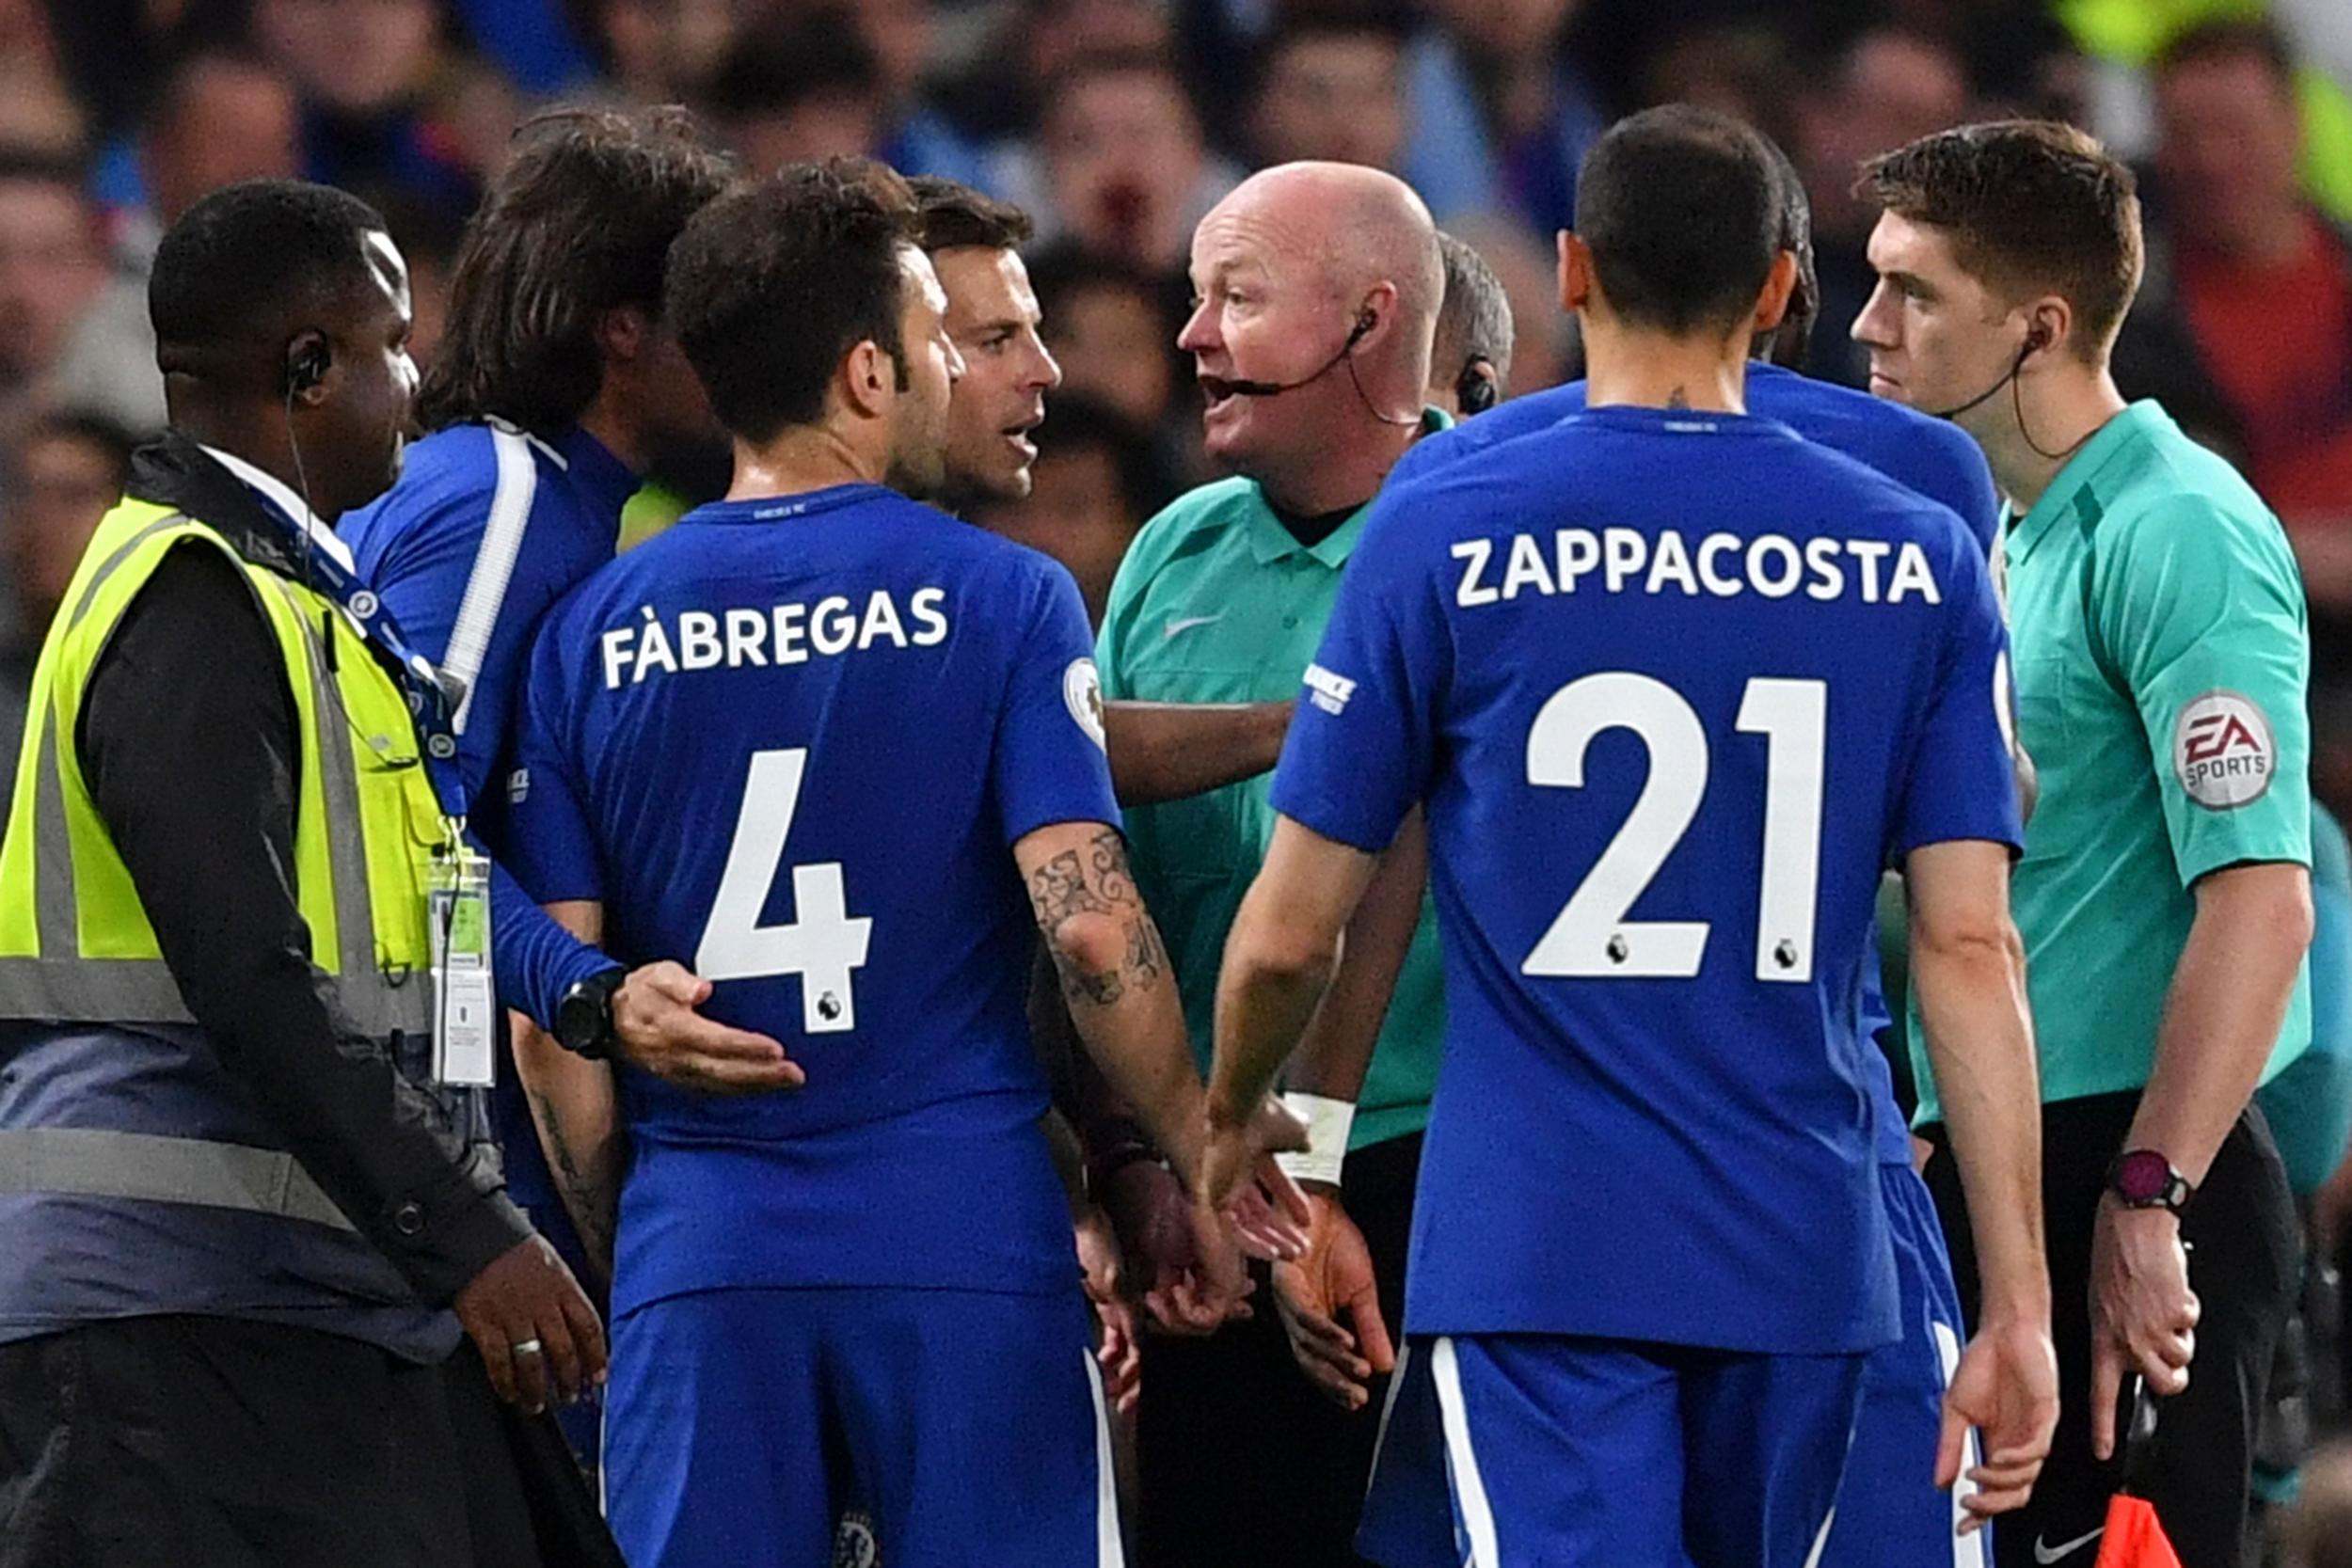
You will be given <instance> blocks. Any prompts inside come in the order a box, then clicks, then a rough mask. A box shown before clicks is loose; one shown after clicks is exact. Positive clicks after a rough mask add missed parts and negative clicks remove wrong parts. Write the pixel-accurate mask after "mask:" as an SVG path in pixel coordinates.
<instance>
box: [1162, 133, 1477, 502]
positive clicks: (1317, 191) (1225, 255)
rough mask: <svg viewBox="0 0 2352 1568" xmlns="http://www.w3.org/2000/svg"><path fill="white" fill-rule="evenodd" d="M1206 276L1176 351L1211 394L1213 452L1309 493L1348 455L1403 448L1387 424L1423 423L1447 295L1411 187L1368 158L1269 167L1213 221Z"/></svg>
mask: <svg viewBox="0 0 2352 1568" xmlns="http://www.w3.org/2000/svg"><path fill="white" fill-rule="evenodd" d="M1192 283H1193V290H1194V292H1195V293H1196V294H1197V295H1198V296H1199V302H1198V304H1197V305H1196V306H1195V308H1194V310H1193V313H1192V318H1191V319H1190V320H1189V321H1187V322H1186V323H1185V324H1184V333H1183V335H1182V336H1181V337H1179V338H1178V339H1177V346H1178V347H1179V348H1181V349H1183V350H1184V352H1186V353H1188V354H1190V355H1191V356H1193V361H1194V366H1195V370H1196V373H1197V374H1198V376H1199V378H1200V387H1201V390H1202V392H1203V393H1204V394H1205V395H1206V397H1207V400H1208V408H1207V413H1206V416H1205V418H1204V420H1203V434H1204V436H1205V438H1206V442H1207V446H1208V451H1209V454H1210V455H1211V456H1212V457H1214V458H1216V459H1217V460H1218V461H1219V462H1221V463H1224V464H1227V465H1229V466H1231V467H1235V468H1238V469H1240V470H1241V471H1242V472H1244V473H1248V474H1249V475H1251V476H1252V477H1254V478H1257V479H1259V480H1261V481H1262V482H1263V483H1266V484H1267V486H1268V489H1269V491H1274V492H1278V493H1279V492H1282V491H1284V490H1288V491H1290V492H1292V493H1295V492H1297V491H1299V490H1302V489H1310V490H1311V489H1314V488H1318V487H1319V486H1318V485H1316V484H1312V483H1309V484H1299V483H1295V479H1294V476H1295V475H1298V474H1301V473H1311V472H1316V471H1318V466H1319V465H1323V464H1326V463H1327V460H1328V457H1329V454H1330V453H1332V452H1333V451H1341V452H1350V451H1357V450H1359V449H1361V450H1363V451H1379V450H1387V449H1390V448H1399V447H1400V443H1399V441H1398V440H1396V439H1383V438H1382V437H1383V434H1384V432H1385V433H1386V435H1387V436H1391V437H1393V436H1396V434H1397V433H1398V432H1401V431H1404V430H1407V429H1409V428H1411V427H1412V426H1413V425H1414V424H1415V423H1416V422H1417V419H1418V416H1419V414H1420V410H1421V406H1422V389H1423V388H1425V387H1426V386H1427V384H1428V379H1429V348H1430V337H1431V334H1432V332H1433V331H1434V330H1435V327H1436V325H1437V319H1438V305H1439V303H1440V302H1441V300H1442V299H1443V297H1444V293H1445V266H1444V262H1443V261H1442V260H1441V259H1440V257H1439V255H1438V230H1437V226H1436V225H1435V224H1434V223H1432V222H1431V221H1430V218H1429V210H1428V209H1427V208H1426V207H1424V206H1422V201H1421V198H1419V197H1417V196H1415V195H1414V194H1413V191H1412V188H1411V187H1410V186H1408V185H1406V183H1405V182H1403V181H1401V180H1399V179H1397V178H1396V177H1395V176H1394V175H1391V174H1387V173H1384V172H1382V171H1381V170H1379V169H1375V168H1365V167H1361V166H1357V165H1353V164H1331V163H1295V164H1280V165H1278V166H1275V167H1273V168H1269V169H1265V170H1263V171H1262V172H1260V173H1258V174H1254V175H1252V176H1251V177H1250V178H1249V179H1248V180H1246V181H1244V182H1242V183H1241V184H1240V185H1238V186H1236V187H1235V188H1234V189H1233V191H1232V194H1231V195H1229V196H1228V197H1226V198H1225V199H1224V200H1222V201H1220V202H1218V203H1217V204H1216V207H1215V208H1213V209H1211V210H1210V213H1209V215H1208V216H1207V217H1205V218H1203V219H1201V220H1200V228H1199V229H1198V230H1196V231H1195V232H1194V234H1193V242H1192ZM1389 460H1390V461H1393V455H1392V453H1391V457H1390V459H1389ZM1386 471H1387V470H1386V467H1381V468H1380V469H1379V472H1378V473H1377V474H1375V475H1374V476H1373V485H1374V487H1376V484H1377V480H1378V478H1379V477H1380V476H1381V475H1384V474H1385V473H1386ZM1342 477H1344V478H1360V477H1361V476H1356V475H1343V476H1342ZM1334 483H1336V481H1334ZM1364 493H1365V495H1367V496H1368V495H1369V494H1370V493H1371V491H1370V488H1367V489H1366V490H1365V492H1364ZM1350 499H1357V500H1360V499H1363V498H1362V497H1353V498H1350Z"/></svg>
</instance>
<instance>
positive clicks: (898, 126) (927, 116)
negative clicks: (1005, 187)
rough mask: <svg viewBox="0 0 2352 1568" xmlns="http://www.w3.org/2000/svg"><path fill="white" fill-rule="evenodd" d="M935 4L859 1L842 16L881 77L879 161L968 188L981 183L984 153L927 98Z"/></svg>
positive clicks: (926, 1) (876, 149) (929, 1)
mask: <svg viewBox="0 0 2352 1568" xmlns="http://www.w3.org/2000/svg"><path fill="white" fill-rule="evenodd" d="M936 9H937V8H936V7H935V6H934V5H933V4H932V0H858V3H857V4H856V5H855V6H853V7H848V8H844V9H843V12H842V14H843V15H844V16H847V17H850V18H851V19H852V24H853V25H855V26H856V27H858V28H859V29H860V30H861V31H862V33H863V34H864V36H865V39H866V47H867V48H869V49H871V50H872V51H873V52H874V60H875V63H876V65H877V66H879V67H880V69H881V72H882V139H881V140H880V141H879V142H878V143H877V144H876V145H875V147H874V149H873V151H874V154H875V156H877V157H879V158H881V159H882V162H884V163H886V164H888V165H890V166H891V167H893V168H895V169H897V170H898V172H900V173H901V174H936V175H939V176H942V177H943V178H945V179H948V180H957V181H961V182H963V183H964V184H967V185H973V184H977V182H979V180H980V179H981V177H982V174H983V172H984V171H983V169H982V166H981V157H980V149H979V147H978V146H977V144H976V143H975V142H974V141H973V140H972V139H971V138H970V137H968V136H966V135H964V134H963V133H962V132H961V130H959V129H958V128H957V127H956V126H955V124H954V123H953V122H951V121H950V120H948V119H947V118H946V116H944V115H942V114H941V113H940V112H939V111H938V110H937V109H935V108H933V107H932V106H931V105H930V102H929V100H928V99H927V98H926V96H925V86H926V82H925V78H926V75H927V73H928V72H929V71H930V67H931V55H932V49H933V45H934V34H935V32H936V27H935V25H934V23H933V20H932V13H933V12H934V10H936Z"/></svg>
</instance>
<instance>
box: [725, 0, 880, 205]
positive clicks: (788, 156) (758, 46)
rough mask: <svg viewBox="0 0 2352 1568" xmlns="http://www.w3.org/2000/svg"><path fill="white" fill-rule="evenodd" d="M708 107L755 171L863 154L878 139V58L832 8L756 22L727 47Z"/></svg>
mask: <svg viewBox="0 0 2352 1568" xmlns="http://www.w3.org/2000/svg"><path fill="white" fill-rule="evenodd" d="M707 106H708V109H709V112H710V119H711V121H712V123H713V124H715V125H716V126H717V127H718V130H719V134H720V135H721V136H722V137H723V139H724V140H725V141H726V143H727V145H728V146H730V147H732V148H733V149H734V150H736V151H737V152H738V153H739V155H740V156H741V158H742V161H743V168H744V172H745V173H747V174H750V175H752V176H754V177H755V178H757V177H761V176H765V175H769V174H772V173H774V172H775V171H776V170H777V169H779V168H782V167H783V166H785V165H787V164H792V163H800V162H803V161H814V160H818V159H823V158H831V157H858V156H863V155H865V154H866V153H868V152H870V151H872V150H873V149H874V147H875V146H876V144H877V143H879V142H880V141H881V139H882V121H883V113H882V65H881V62H880V61H879V60H877V59H876V58H875V57H874V51H873V50H872V48H871V47H869V46H868V45H867V43H866V38H865V35H864V34H863V33H861V32H860V31H859V30H858V28H857V27H856V26H855V25H854V24H848V23H846V22H845V21H844V19H843V18H842V17H841V16H840V15H838V14H836V13H834V12H831V11H824V12H819V13H817V14H815V15H812V16H809V17H805V18H796V19H792V20H790V21H788V22H785V23H783V24H769V25H762V26H758V27H755V28H753V29H751V30H750V31H749V32H747V33H745V34H744V35H743V36H742V37H740V38H739V39H738V40H736V42H735V45H734V47H733V48H731V49H730V50H729V51H728V52H727V55H726V58H725V61H724V63H723V64H722V65H721V66H720V68H719V73H718V75H717V76H716V77H714V78H713V79H712V81H711V84H710V90H709V94H708V99H707Z"/></svg>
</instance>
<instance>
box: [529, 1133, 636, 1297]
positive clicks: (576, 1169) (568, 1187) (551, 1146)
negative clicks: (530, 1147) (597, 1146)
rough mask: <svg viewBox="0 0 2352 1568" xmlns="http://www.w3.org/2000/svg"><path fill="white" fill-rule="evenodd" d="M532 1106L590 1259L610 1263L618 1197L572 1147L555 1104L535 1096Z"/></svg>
mask: <svg viewBox="0 0 2352 1568" xmlns="http://www.w3.org/2000/svg"><path fill="white" fill-rule="evenodd" d="M531 1106H532V1111H534V1112H535V1113H536V1114H537V1116H538V1118H539V1126H540V1127H541V1129H542V1130H543V1131H544V1132H546V1134H547V1136H546V1140H545V1141H546V1143H547V1150H548V1164H550V1165H551V1166H552V1167H553V1169H554V1174H555V1179H556V1181H557V1182H558V1184H559V1185H560V1186H561V1187H562V1189H563V1191H562V1193H561V1195H560V1196H562V1197H563V1199H564V1208H565V1209H567V1210H569V1211H570V1212H571V1216H572V1223H573V1224H575V1225H576V1226H578V1227H580V1242H581V1243H582V1244H583V1245H585V1246H586V1247H587V1249H588V1256H589V1257H591V1258H594V1259H599V1260H602V1261H604V1262H607V1263H609V1262H610V1260H611V1259H612V1239H613V1237H612V1233H613V1230H614V1229H615V1228H616V1227H615V1226H614V1225H613V1220H614V1218H615V1215H614V1209H615V1207H616V1205H615V1204H614V1202H613V1198H614V1196H616V1195H614V1194H612V1193H610V1192H608V1191H606V1190H605V1186H604V1184H603V1183H602V1182H600V1181H598V1180H596V1177H595V1176H594V1175H593V1174H592V1173H591V1172H589V1171H588V1170H587V1169H586V1168H585V1166H584V1164H583V1163H582V1161H581V1160H580V1155H579V1153H578V1152H577V1151H576V1150H575V1149H574V1148H572V1140H571V1134H570V1132H569V1131H568V1130H567V1129H566V1128H565V1127H564V1113H563V1112H562V1111H561V1110H559V1109H557V1107H556V1103H555V1101H552V1100H550V1099H548V1097H547V1096H546V1095H544V1094H537V1093H533V1094H532V1095H531Z"/></svg>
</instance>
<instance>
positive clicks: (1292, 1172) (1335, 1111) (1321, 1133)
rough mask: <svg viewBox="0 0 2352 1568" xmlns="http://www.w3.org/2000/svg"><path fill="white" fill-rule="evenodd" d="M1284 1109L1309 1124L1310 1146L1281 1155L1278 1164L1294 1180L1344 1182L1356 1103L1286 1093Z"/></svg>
mask: <svg viewBox="0 0 2352 1568" xmlns="http://www.w3.org/2000/svg"><path fill="white" fill-rule="evenodd" d="M1282 1108H1283V1109H1284V1110H1287V1111H1288V1112H1290V1114H1291V1115H1293V1116H1295V1117H1297V1118H1298V1119H1299V1120H1301V1121H1303V1122H1305V1123H1306V1124H1307V1148H1306V1149H1305V1150H1304V1151H1303V1152H1300V1153H1295V1154H1277V1155H1276V1156H1275V1157H1274V1163H1275V1164H1278V1165H1280V1166H1281V1167H1282V1173H1283V1174H1284V1175H1286V1176H1288V1177H1289V1178H1290V1179H1291V1180H1294V1181H1327V1182H1329V1183H1330V1184H1331V1185H1332V1186H1334V1187H1336V1186H1338V1185H1339V1184H1340V1167H1341V1166H1342V1165H1343V1164H1345V1163H1346V1161H1347V1133H1348V1129H1349V1128H1351V1127H1353V1126H1354V1125H1355V1123H1356V1102H1355V1101H1352V1100H1332V1099H1330V1098H1328V1097H1327V1096H1324V1095H1319V1094H1285V1095H1283V1096H1282Z"/></svg>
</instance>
